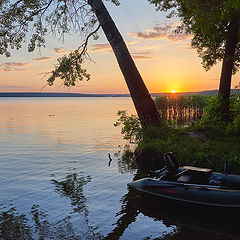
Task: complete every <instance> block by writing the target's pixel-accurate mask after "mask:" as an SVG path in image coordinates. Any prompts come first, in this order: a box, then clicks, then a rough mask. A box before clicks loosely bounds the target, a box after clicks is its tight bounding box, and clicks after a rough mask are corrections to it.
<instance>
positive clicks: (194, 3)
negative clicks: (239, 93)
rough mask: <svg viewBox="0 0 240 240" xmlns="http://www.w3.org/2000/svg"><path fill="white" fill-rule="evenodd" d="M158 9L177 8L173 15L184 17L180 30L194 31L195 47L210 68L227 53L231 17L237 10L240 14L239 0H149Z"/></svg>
mask: <svg viewBox="0 0 240 240" xmlns="http://www.w3.org/2000/svg"><path fill="white" fill-rule="evenodd" d="M148 1H149V2H150V3H152V4H155V6H156V8H157V10H161V11H169V10H172V9H173V11H174V14H173V13H171V14H170V17H172V16H178V17H179V18H180V20H181V26H180V27H179V33H181V32H182V31H187V32H188V33H192V34H193V35H194V37H193V39H192V47H193V48H196V49H197V52H198V54H199V56H200V57H201V58H202V65H203V67H204V68H205V69H206V70H209V69H210V68H211V67H212V66H213V65H215V64H216V63H217V62H218V61H221V60H222V59H223V57H224V53H225V42H226V38H227V32H228V30H229V29H228V27H229V23H230V21H231V20H232V19H233V18H234V17H235V15H236V14H237V15H238V16H240V1H239V0H220V1H215V0H175V1H167V0H148ZM239 52H240V20H239V41H238V45H237V50H236V52H235V56H234V69H233V74H234V73H236V71H237V69H238V68H239V66H240V53H239Z"/></svg>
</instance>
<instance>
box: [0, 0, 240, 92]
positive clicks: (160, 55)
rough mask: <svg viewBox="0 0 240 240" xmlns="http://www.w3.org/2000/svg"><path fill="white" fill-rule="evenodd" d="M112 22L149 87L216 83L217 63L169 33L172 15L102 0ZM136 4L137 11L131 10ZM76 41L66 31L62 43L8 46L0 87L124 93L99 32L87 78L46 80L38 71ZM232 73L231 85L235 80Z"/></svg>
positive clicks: (183, 88) (0, 63)
mask: <svg viewBox="0 0 240 240" xmlns="http://www.w3.org/2000/svg"><path fill="white" fill-rule="evenodd" d="M105 4H106V5H107V8H108V10H109V12H110V14H111V15H112V17H113V19H114V21H115V23H116V25H117V27H118V28H119V30H120V32H121V33H122V35H123V37H124V39H125V41H126V43H127V46H128V48H129V51H130V53H131V55H132V57H133V58H134V60H135V63H136V65H137V67H138V70H139V72H140V73H141V75H142V77H143V79H144V82H145V84H146V86H147V87H148V90H149V92H151V93H157V92H172V91H176V92H191V91H203V90H213V89H218V87H219V78H220V73H221V63H219V64H217V65H216V66H214V67H213V68H212V69H211V70H210V71H208V72H206V71H205V70H204V69H203V67H202V65H201V59H200V58H199V57H198V56H197V52H196V50H195V49H192V48H190V40H191V36H186V35H178V36H176V35H174V34H173V32H172V30H173V29H174V27H175V26H176V22H177V21H178V19H173V20H171V21H170V20H167V19H166V14H165V13H161V12H157V11H155V8H154V6H153V5H149V4H148V3H147V1H141V2H139V0H132V1H131V2H125V3H124V2H123V3H122V4H121V6H119V7H116V6H114V5H113V4H111V3H109V2H105ZM136 5H137V6H138V11H136ZM79 44H81V42H80V41H79V36H72V37H70V36H66V38H65V41H64V43H62V42H60V41H57V40H55V39H54V38H52V37H48V39H47V46H46V48H43V49H41V51H40V52H39V51H38V50H37V51H36V52H34V53H28V52H27V51H26V47H25V46H24V47H23V48H22V49H21V50H20V51H12V56H11V57H10V58H6V57H4V56H2V55H1V56H0V92H39V91H43V92H75V93H128V89H127V87H126V84H125V81H124V78H123V76H122V73H121V71H120V69H119V67H118V64H117V61H116V59H115V56H114V55H113V52H112V50H111V48H110V46H109V44H108V42H107V40H106V38H105V36H104V34H103V33H102V32H101V33H100V38H99V39H98V40H97V41H91V42H90V45H89V49H88V51H89V54H90V55H91V58H92V59H93V60H94V62H95V63H92V62H87V63H85V65H84V67H86V68H87V69H88V72H89V73H90V74H91V80H90V81H89V82H80V83H79V84H78V85H77V86H76V87H72V88H70V89H67V88H62V87H60V86H61V82H60V81H57V82H56V83H55V84H54V86H52V87H49V86H46V87H45V88H42V87H44V86H45V85H46V79H47V78H46V77H45V78H43V76H44V75H43V73H44V72H49V71H51V70H52V69H53V68H54V65H55V64H56V63H57V61H56V59H57V58H59V57H61V56H62V55H63V54H67V53H69V52H70V51H71V50H74V49H76V48H78V45H79ZM239 76H240V75H239V74H236V75H235V76H234V77H233V81H232V88H234V87H235V86H236V85H237V84H238V82H239V79H240V78H239Z"/></svg>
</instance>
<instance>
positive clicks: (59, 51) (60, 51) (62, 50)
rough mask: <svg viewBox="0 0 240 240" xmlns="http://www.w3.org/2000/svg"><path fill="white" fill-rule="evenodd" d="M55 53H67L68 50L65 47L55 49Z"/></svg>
mask: <svg viewBox="0 0 240 240" xmlns="http://www.w3.org/2000/svg"><path fill="white" fill-rule="evenodd" d="M54 52H55V53H66V52H67V50H66V49H65V48H64V47H61V48H54Z"/></svg>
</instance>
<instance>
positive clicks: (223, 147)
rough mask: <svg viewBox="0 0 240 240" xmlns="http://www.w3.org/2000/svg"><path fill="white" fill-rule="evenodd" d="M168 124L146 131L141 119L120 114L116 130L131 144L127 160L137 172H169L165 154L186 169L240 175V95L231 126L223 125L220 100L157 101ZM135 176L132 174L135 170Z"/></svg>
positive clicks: (195, 97)
mask: <svg viewBox="0 0 240 240" xmlns="http://www.w3.org/2000/svg"><path fill="white" fill-rule="evenodd" d="M155 104H156V106H157V108H158V110H159V112H160V115H161V117H162V119H163V122H162V125H161V126H160V127H158V128H157V127H149V128H148V129H142V128H141V125H140V121H139V119H138V118H137V117H136V116H134V115H130V116H129V115H128V114H127V112H126V111H119V112H118V117H119V118H118V120H117V122H116V124H115V126H122V134H123V136H124V139H126V140H128V142H129V144H128V145H127V147H125V149H124V151H123V155H122V157H121V161H123V164H125V165H126V166H129V170H130V169H131V168H135V169H141V170H142V172H143V174H144V173H146V172H147V171H149V170H156V169H160V168H162V167H163V164H164V161H163V159H162V156H163V153H165V152H173V153H174V154H175V155H176V157H177V160H178V161H179V163H180V165H192V166H197V167H203V168H211V169H213V170H214V171H218V172H223V171H224V168H225V169H226V172H227V173H232V174H240V94H239V93H237V92H235V93H234V94H233V95H232V97H231V102H230V104H231V114H232V119H231V122H228V123H223V122H219V119H218V115H217V107H218V96H217V95H215V96H204V95H189V96H187V95H185V96H181V95H180V96H177V95H174V96H173V95H169V96H159V97H156V98H155ZM131 171H132V169H131Z"/></svg>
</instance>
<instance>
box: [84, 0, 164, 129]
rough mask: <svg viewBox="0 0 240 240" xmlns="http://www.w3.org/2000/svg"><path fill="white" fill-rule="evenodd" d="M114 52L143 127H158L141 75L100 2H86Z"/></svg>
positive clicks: (156, 116)
mask: <svg viewBox="0 0 240 240" xmlns="http://www.w3.org/2000/svg"><path fill="white" fill-rule="evenodd" d="M88 4H89V5H90V6H91V7H92V9H93V11H94V13H95V14H96V17H97V19H98V21H99V23H100V25H101V27H102V29H103V31H104V33H105V35H106V37H107V39H108V41H109V43H110V45H111V47H112V49H113V51H114V54H115V56H116V58H117V61H118V64H119V67H120V69H121V71H122V73H123V75H124V78H125V81H126V83H127V86H128V89H129V92H130V94H131V97H132V100H133V103H134V105H135V108H136V111H137V114H138V117H139V119H140V121H141V124H142V126H143V127H146V126H149V125H153V126H158V125H159V123H160V120H161V119H160V115H159V113H158V111H157V108H156V106H155V103H154V101H153V99H152V97H151V95H150V94H149V92H148V90H147V88H146V86H145V84H144V82H143V79H142V77H141V75H140V74H139V72H138V70H137V67H136V65H135V63H134V61H133V59H132V57H131V55H130V53H129V51H128V49H127V46H126V44H125V42H124V40H123V38H122V36H121V34H120V33H119V31H118V29H117V27H116V25H115V23H114V21H113V20H112V18H111V16H110V15H109V13H108V11H107V9H106V7H105V6H104V4H103V2H102V0H88Z"/></svg>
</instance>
